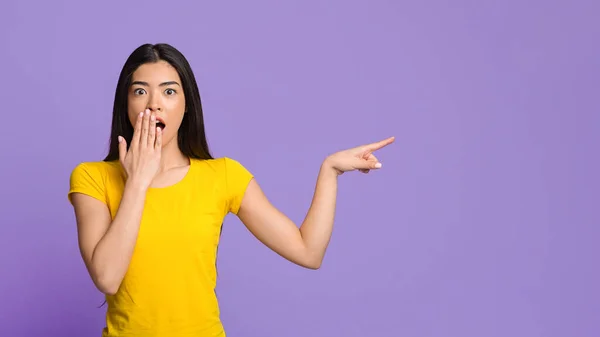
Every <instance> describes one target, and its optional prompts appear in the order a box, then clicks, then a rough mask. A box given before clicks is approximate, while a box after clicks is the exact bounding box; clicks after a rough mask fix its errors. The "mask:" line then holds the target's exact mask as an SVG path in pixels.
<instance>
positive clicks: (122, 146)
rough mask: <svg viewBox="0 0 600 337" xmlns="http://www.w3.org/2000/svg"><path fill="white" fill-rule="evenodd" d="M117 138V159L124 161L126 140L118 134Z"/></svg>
mask: <svg viewBox="0 0 600 337" xmlns="http://www.w3.org/2000/svg"><path fill="white" fill-rule="evenodd" d="M118 140H119V159H120V160H121V162H124V161H125V155H126V154H127V141H126V140H125V138H123V137H121V136H119V137H118Z"/></svg>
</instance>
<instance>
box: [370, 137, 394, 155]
mask: <svg viewBox="0 0 600 337" xmlns="http://www.w3.org/2000/svg"><path fill="white" fill-rule="evenodd" d="M395 139H396V137H390V138H387V139H384V140H381V141H378V142H376V143H371V144H369V145H365V149H366V150H367V151H370V152H372V151H377V150H379V149H381V148H382V147H384V146H387V145H390V144H391V143H393V142H394V140H395Z"/></svg>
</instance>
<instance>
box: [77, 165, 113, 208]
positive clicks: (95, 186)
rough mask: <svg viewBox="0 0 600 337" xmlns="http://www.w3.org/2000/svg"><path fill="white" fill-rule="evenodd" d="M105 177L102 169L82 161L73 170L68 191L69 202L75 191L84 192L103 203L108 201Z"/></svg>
mask: <svg viewBox="0 0 600 337" xmlns="http://www.w3.org/2000/svg"><path fill="white" fill-rule="evenodd" d="M104 187H105V184H104V179H103V177H102V174H101V172H100V170H98V168H97V167H94V166H93V165H88V164H86V163H81V164H79V165H77V166H76V167H75V168H74V169H73V171H72V172H71V177H70V188H69V193H68V199H69V202H70V203H71V204H72V203H73V200H72V199H71V197H72V195H73V193H82V194H86V195H89V196H91V197H93V198H96V199H98V200H100V201H102V202H103V203H105V204H106V203H107V200H106V194H105V193H104V192H105V189H104Z"/></svg>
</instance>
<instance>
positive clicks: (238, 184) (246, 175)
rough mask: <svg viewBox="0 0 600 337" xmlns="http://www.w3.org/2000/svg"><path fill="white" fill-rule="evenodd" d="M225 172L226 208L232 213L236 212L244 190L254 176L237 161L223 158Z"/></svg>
mask: <svg viewBox="0 0 600 337" xmlns="http://www.w3.org/2000/svg"><path fill="white" fill-rule="evenodd" d="M225 174H226V181H227V210H228V211H229V212H231V213H233V214H236V215H237V213H238V211H239V210H240V206H241V204H242V199H243V198H244V193H245V192H246V187H248V184H249V183H250V181H251V180H252V178H254V176H253V175H252V173H250V171H248V170H247V169H246V168H245V167H244V166H243V165H242V164H240V163H239V162H238V161H236V160H234V159H231V158H225Z"/></svg>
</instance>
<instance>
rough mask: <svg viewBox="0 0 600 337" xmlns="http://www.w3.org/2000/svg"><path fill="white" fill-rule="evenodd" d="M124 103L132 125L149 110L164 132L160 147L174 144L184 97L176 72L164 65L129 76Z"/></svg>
mask: <svg viewBox="0 0 600 337" xmlns="http://www.w3.org/2000/svg"><path fill="white" fill-rule="evenodd" d="M127 100H128V107H129V108H128V115H129V121H130V122H131V124H132V125H135V123H136V121H137V118H138V115H139V114H140V112H142V111H145V110H146V109H148V110H150V112H151V113H152V114H154V115H155V116H156V119H157V125H159V126H160V127H162V129H163V139H162V141H163V147H165V146H167V145H168V144H169V143H170V142H171V141H172V140H173V139H175V142H177V131H178V130H179V126H180V125H181V121H182V120H183V114H184V113H185V96H184V94H183V87H182V84H181V79H180V78H179V74H178V73H177V70H175V68H173V67H172V66H171V65H170V64H169V63H167V62H165V61H159V62H156V63H146V64H143V65H141V66H140V67H139V68H138V69H137V70H136V71H135V72H134V73H133V75H132V78H131V86H130V87H129V94H128V98H127ZM163 124H164V125H163Z"/></svg>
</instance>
